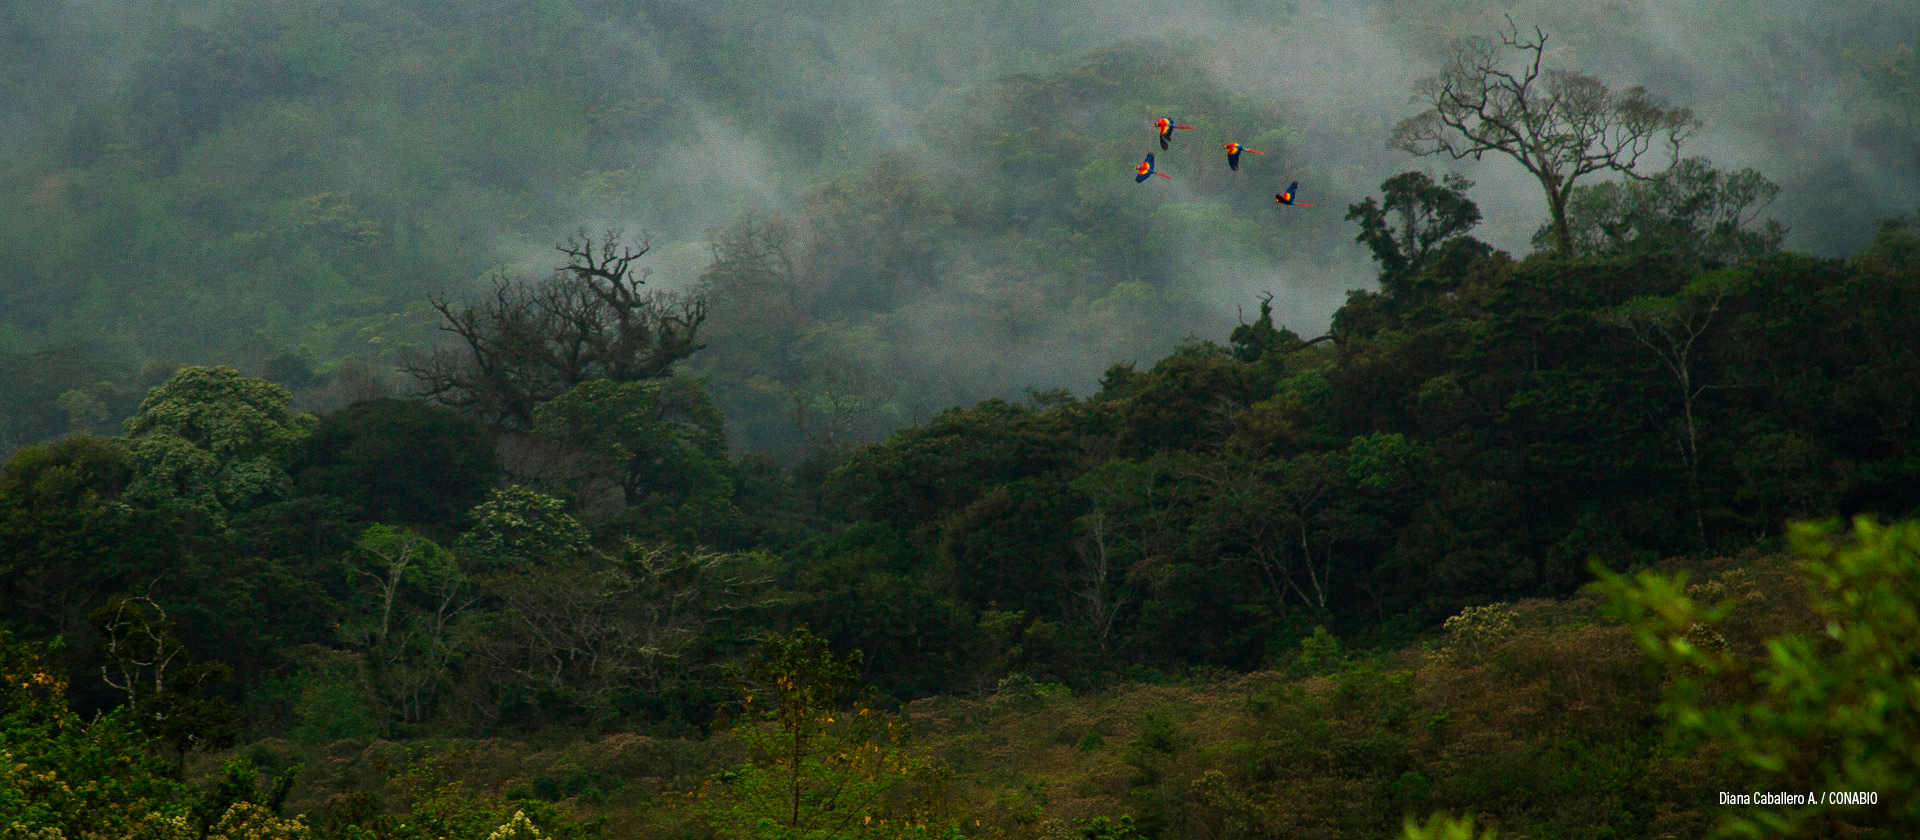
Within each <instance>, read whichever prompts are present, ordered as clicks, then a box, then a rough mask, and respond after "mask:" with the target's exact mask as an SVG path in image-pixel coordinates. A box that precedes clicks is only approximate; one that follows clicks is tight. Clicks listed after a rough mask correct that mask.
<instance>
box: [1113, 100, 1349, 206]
mask: <svg viewBox="0 0 1920 840" xmlns="http://www.w3.org/2000/svg"><path fill="white" fill-rule="evenodd" d="M1153 125H1154V127H1155V128H1158V129H1160V151H1163V152H1164V151H1166V150H1167V147H1168V145H1169V143H1170V142H1171V141H1172V140H1173V130H1174V129H1176V128H1192V127H1193V126H1190V125H1176V124H1175V123H1174V121H1173V120H1170V119H1167V118H1166V117H1161V118H1160V119H1159V120H1158V121H1156V122H1155V123H1154V124H1153ZM1221 148H1223V149H1226V150H1227V168H1228V169H1231V170H1233V171H1235V172H1239V171H1240V153H1241V152H1247V153H1250V154H1256V155H1260V154H1266V153H1265V152H1262V151H1260V150H1259V149H1249V148H1247V147H1245V146H1242V145H1240V144H1239V143H1228V144H1226V145H1224V146H1221ZM1133 171H1134V172H1135V173H1137V175H1136V176H1135V177H1134V179H1133V182H1134V183H1136V184H1137V183H1140V182H1142V181H1145V180H1147V179H1148V178H1150V177H1152V176H1155V175H1158V176H1160V177H1162V178H1168V179H1171V178H1172V177H1173V176H1172V175H1168V174H1167V173H1165V172H1159V171H1156V170H1155V169H1154V168H1153V153H1152V152H1148V153H1147V159H1146V160H1143V161H1141V162H1140V165H1139V166H1135V167H1134V168H1133ZM1299 188H1300V182H1299V181H1295V182H1293V183H1291V184H1288V185H1287V188H1286V189H1285V190H1283V191H1281V192H1277V193H1274V194H1273V200H1274V201H1275V202H1277V203H1280V204H1285V205H1287V206H1289V207H1313V206H1316V205H1312V204H1304V203H1301V202H1298V201H1294V200H1293V191H1294V190H1297V189H1299Z"/></svg>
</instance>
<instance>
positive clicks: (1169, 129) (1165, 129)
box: [1153, 117, 1193, 152]
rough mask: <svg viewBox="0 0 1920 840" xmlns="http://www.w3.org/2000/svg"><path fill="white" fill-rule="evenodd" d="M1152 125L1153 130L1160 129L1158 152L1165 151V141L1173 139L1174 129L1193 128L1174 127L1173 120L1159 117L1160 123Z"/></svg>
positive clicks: (1188, 126) (1185, 126)
mask: <svg viewBox="0 0 1920 840" xmlns="http://www.w3.org/2000/svg"><path fill="white" fill-rule="evenodd" d="M1153 125H1154V127H1155V128H1158V129H1160V151H1163V152H1164V151H1166V150H1167V141H1168V140H1170V139H1172V138H1173V130H1174V129H1176V128H1192V127H1193V126H1190V125H1174V124H1173V120H1170V119H1167V118H1166V117H1161V118H1160V121H1159V122H1156V123H1154V124H1153Z"/></svg>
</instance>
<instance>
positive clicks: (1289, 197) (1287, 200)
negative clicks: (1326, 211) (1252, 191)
mask: <svg viewBox="0 0 1920 840" xmlns="http://www.w3.org/2000/svg"><path fill="white" fill-rule="evenodd" d="M1297 189H1300V182H1299V181H1295V182H1293V183H1291V184H1288V185H1287V191H1286V192H1281V193H1274V194H1273V200H1274V201H1277V202H1280V203H1281V204H1287V205H1291V206H1294V207H1316V206H1318V205H1314V204H1301V203H1300V202H1298V201H1294V200H1293V191H1294V190H1297Z"/></svg>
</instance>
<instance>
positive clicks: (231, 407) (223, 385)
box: [126, 367, 318, 521]
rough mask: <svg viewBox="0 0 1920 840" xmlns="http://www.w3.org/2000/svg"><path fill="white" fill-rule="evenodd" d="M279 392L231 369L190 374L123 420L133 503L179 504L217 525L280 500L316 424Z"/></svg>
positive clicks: (169, 383)
mask: <svg viewBox="0 0 1920 840" xmlns="http://www.w3.org/2000/svg"><path fill="white" fill-rule="evenodd" d="M292 402H293V398H292V396H291V395H289V394H288V393H287V390H286V389H285V388H282V387H280V386H278V385H275V384H273V383H271V382H268V381H266V380H264V379H253V378H251V377H246V376H242V375H240V372H239V371H236V370H234V369H233V368H230V367H188V368H181V369H180V370H179V371H177V372H175V373H174V375H173V376H172V377H171V378H169V379H168V380H167V381H166V382H165V383H163V384H161V385H160V386H159V387H157V388H154V389H153V390H152V391H151V392H149V393H148V394H147V398H146V400H144V401H143V402H141V403H140V409H139V411H138V412H136V413H135V414H134V416H133V417H132V418H131V419H129V420H128V421H127V440H126V447H127V456H128V457H127V460H128V462H129V464H130V465H131V466H132V471H133V479H132V481H131V482H129V484H128V486H127V495H128V496H129V497H131V498H134V499H138V500H143V501H147V502H150V503H158V502H164V501H179V502H183V503H186V504H188V505H192V506H195V507H199V508H201V509H203V510H205V511H206V512H207V513H208V514H209V515H211V516H212V517H213V518H214V519H215V520H216V521H220V520H224V519H225V517H226V515H227V514H229V513H232V512H234V511H237V510H242V509H245V508H247V507H250V506H253V505H256V504H260V503H262V502H265V501H269V500H272V499H274V498H276V497H279V496H281V495H284V494H285V493H286V492H287V491H288V490H289V489H290V487H291V482H290V480H289V479H288V477H287V472H286V465H287V462H288V460H289V459H290V458H291V457H292V455H293V453H294V450H295V447H297V446H298V445H299V443H300V441H301V440H302V439H304V438H306V436H307V435H308V434H310V433H311V432H312V431H313V429H314V427H315V426H316V425H317V424H318V421H317V420H316V419H314V417H313V415H311V414H298V413H295V412H294V411H293V410H292V409H291V408H290V406H291V404H292Z"/></svg>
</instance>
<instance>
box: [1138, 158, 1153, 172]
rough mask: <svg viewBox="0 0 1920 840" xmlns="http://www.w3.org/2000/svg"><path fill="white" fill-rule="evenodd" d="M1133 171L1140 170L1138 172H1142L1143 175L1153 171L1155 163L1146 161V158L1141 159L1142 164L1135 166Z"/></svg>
mask: <svg viewBox="0 0 1920 840" xmlns="http://www.w3.org/2000/svg"><path fill="white" fill-rule="evenodd" d="M1133 171H1135V172H1138V173H1140V174H1142V175H1145V174H1147V173H1148V172H1151V171H1153V164H1151V163H1148V162H1146V161H1144V160H1143V161H1140V165H1139V166H1136V167H1134V168H1133Z"/></svg>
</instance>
